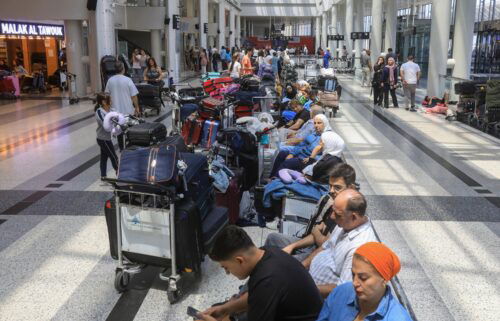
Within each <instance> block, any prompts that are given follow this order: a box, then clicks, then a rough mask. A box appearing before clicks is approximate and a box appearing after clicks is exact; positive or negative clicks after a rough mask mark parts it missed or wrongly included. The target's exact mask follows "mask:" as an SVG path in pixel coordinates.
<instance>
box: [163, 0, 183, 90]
mask: <svg viewBox="0 0 500 321" xmlns="http://www.w3.org/2000/svg"><path fill="white" fill-rule="evenodd" d="M167 12H168V17H169V18H170V23H169V25H168V26H167V28H166V29H167V30H166V33H167V45H168V70H169V71H170V76H171V77H173V80H174V82H178V81H179V77H180V70H179V68H180V59H179V57H180V53H179V50H181V48H180V46H177V45H176V44H177V39H180V38H179V37H180V36H181V35H180V32H179V30H174V23H173V17H174V15H178V14H179V0H169V1H167Z"/></svg>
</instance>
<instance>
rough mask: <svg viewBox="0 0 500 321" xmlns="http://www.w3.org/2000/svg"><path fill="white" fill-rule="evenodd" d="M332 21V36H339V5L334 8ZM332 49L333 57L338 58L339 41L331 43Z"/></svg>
mask: <svg viewBox="0 0 500 321" xmlns="http://www.w3.org/2000/svg"><path fill="white" fill-rule="evenodd" d="M331 14H332V17H331V18H332V19H331V21H330V26H331V27H332V28H330V29H331V30H332V35H336V34H339V30H338V27H337V5H333V6H332V13H331ZM330 48H331V49H332V55H333V56H334V57H337V56H338V55H337V41H335V40H332V41H330Z"/></svg>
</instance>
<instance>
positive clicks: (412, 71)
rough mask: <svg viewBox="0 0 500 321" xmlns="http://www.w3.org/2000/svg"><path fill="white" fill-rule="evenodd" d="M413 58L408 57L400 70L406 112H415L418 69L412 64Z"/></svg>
mask: <svg viewBox="0 0 500 321" xmlns="http://www.w3.org/2000/svg"><path fill="white" fill-rule="evenodd" d="M413 59H414V58H413V56H412V55H409V56H408V61H407V62H405V63H404V64H403V65H402V66H401V68H400V71H399V73H400V75H401V81H402V82H403V90H404V92H405V104H406V110H410V111H417V110H416V109H415V92H416V91H417V85H418V81H419V80H420V67H419V66H418V65H417V64H416V63H414V62H413Z"/></svg>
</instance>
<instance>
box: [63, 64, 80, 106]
mask: <svg viewBox="0 0 500 321" xmlns="http://www.w3.org/2000/svg"><path fill="white" fill-rule="evenodd" d="M66 81H67V84H68V91H69V104H70V105H73V104H78V102H79V101H80V98H78V96H77V88H76V75H75V74H72V73H70V72H67V73H66Z"/></svg>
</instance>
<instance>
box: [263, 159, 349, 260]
mask: <svg viewBox="0 0 500 321" xmlns="http://www.w3.org/2000/svg"><path fill="white" fill-rule="evenodd" d="M329 176H330V181H329V183H330V193H329V194H330V197H331V198H332V201H333V200H335V198H336V197H337V195H338V194H339V193H340V192H342V191H344V190H346V189H348V188H351V189H355V188H356V172H355V171H354V168H352V166H350V165H348V164H345V163H343V164H338V165H337V166H335V167H334V168H333V169H332V171H331V172H330V173H329ZM332 223H333V224H332ZM332 225H335V221H334V220H330V221H329V222H322V223H321V224H319V225H316V226H315V227H314V228H313V230H312V232H311V234H309V235H307V236H306V237H304V238H302V239H300V238H298V237H294V236H291V235H285V234H282V233H271V234H269V235H268V236H267V239H266V242H265V246H273V247H279V248H283V250H284V251H285V252H287V253H290V254H293V256H294V257H295V258H296V259H297V260H299V261H301V262H302V261H303V260H305V259H306V258H307V257H308V256H309V255H311V253H312V252H313V251H314V250H316V249H317V248H319V247H321V246H322V245H323V243H324V242H325V241H326V240H328V239H329V238H330V236H331V233H330V232H329V231H331V230H332V229H333V227H334V226H332Z"/></svg>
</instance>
